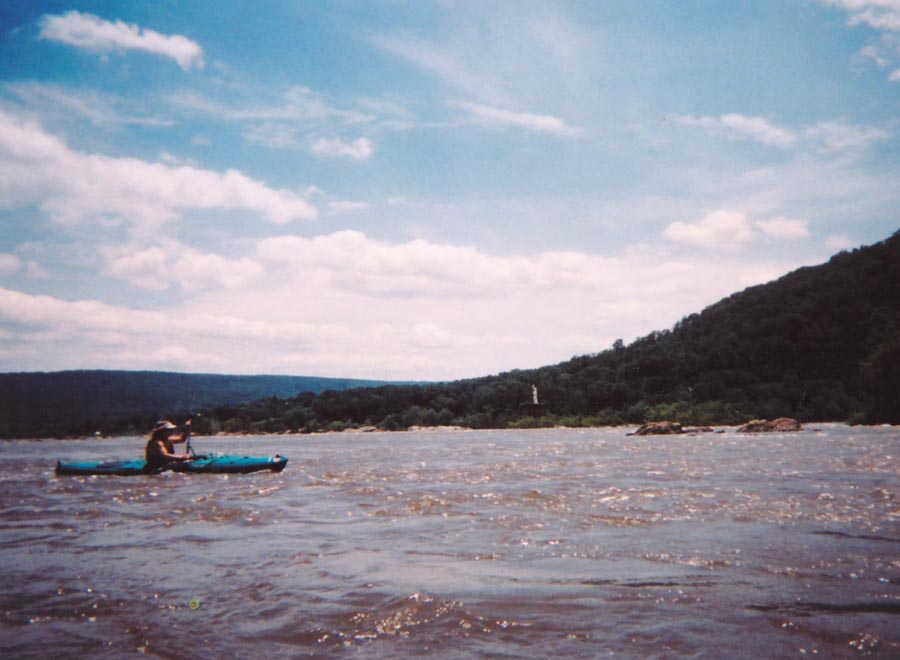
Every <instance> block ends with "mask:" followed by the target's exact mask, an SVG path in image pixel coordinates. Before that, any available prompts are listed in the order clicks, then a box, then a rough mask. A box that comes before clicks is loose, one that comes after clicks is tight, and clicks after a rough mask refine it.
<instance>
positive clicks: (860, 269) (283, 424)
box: [198, 232, 900, 433]
mask: <svg viewBox="0 0 900 660" xmlns="http://www.w3.org/2000/svg"><path fill="white" fill-rule="evenodd" d="M532 386H536V387H537V388H538V393H539V398H540V405H539V406H533V405H528V404H529V403H530V402H531V401H532ZM782 416H787V417H795V418H798V419H800V420H801V421H850V422H854V423H883V422H887V423H893V424H898V423H900V232H898V233H895V234H894V235H893V236H892V237H891V238H890V239H888V240H886V241H883V242H881V243H878V244H876V245H872V246H869V247H865V248H861V249H857V250H854V251H852V252H842V253H840V254H838V255H836V256H834V257H833V258H832V259H831V260H830V261H829V262H828V263H826V264H822V265H820V266H815V267H809V268H802V269H800V270H797V271H795V272H793V273H790V274H788V275H786V276H784V277H782V278H780V279H779V280H777V281H775V282H771V283H769V284H766V285H761V286H755V287H751V288H749V289H746V290H744V291H742V292H740V293H736V294H734V295H732V296H729V297H728V298H725V299H724V300H722V301H720V302H718V303H716V304H714V305H712V306H710V307H708V308H707V309H705V310H703V311H702V312H701V313H699V314H692V315H691V316H688V317H686V318H684V319H682V320H681V321H680V322H679V323H677V324H676V325H675V327H674V328H672V329H671V330H664V331H661V332H653V333H651V334H649V335H648V336H646V337H643V338H641V339H638V340H637V341H635V342H633V343H632V344H630V345H628V346H625V345H624V344H623V343H622V342H621V341H617V342H616V343H615V344H614V345H613V347H612V348H610V349H609V350H606V351H603V352H601V353H598V354H594V355H585V356H579V357H575V358H572V359H571V360H569V361H568V362H565V363H562V364H558V365H554V366H549V367H543V368H540V369H533V370H527V371H524V370H523V371H511V372H508V373H503V374H500V375H496V376H490V377H485V378H477V379H471V380H463V381H458V382H453V383H443V384H433V385H418V386H388V387H376V388H366V389H353V390H349V391H344V392H337V391H329V392H324V393H321V394H318V395H312V394H300V395H299V396H296V397H292V398H287V399H279V398H269V399H266V400H263V401H257V402H255V403H248V404H243V405H238V406H222V407H217V408H213V409H210V410H209V411H207V413H206V416H205V417H203V421H202V422H199V426H198V428H199V429H202V430H204V431H206V432H218V431H226V432H241V431H246V432H252V433H261V432H269V433H277V432H288V431H290V432H310V431H325V430H330V431H338V430H344V429H347V428H360V427H376V428H379V429H385V430H399V429H406V428H409V427H411V426H438V425H458V426H464V427H471V428H508V427H529V426H547V425H569V426H595V425H615V424H622V423H630V424H637V423H642V422H645V421H658V420H662V419H670V420H676V421H680V422H682V423H684V424H691V425H698V424H738V423H741V422H744V421H746V420H748V419H751V418H759V417H763V418H774V417H782Z"/></svg>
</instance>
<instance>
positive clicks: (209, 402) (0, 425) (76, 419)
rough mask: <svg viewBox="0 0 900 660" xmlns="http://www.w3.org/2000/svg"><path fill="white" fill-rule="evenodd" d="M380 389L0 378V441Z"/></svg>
mask: <svg viewBox="0 0 900 660" xmlns="http://www.w3.org/2000/svg"><path fill="white" fill-rule="evenodd" d="M383 384H384V381H366V380H353V379H349V378H314V377H303V376H227V375H218V374H182V373H171V372H160V371H59V372H51V373H6V374H0V438H2V437H16V436H23V435H24V436H48V435H65V434H71V433H79V434H84V433H89V432H93V431H94V430H97V429H102V430H106V429H108V428H110V426H112V427H114V428H115V429H116V430H118V431H122V430H127V429H130V428H133V429H134V430H140V432H143V431H144V430H146V429H147V428H149V426H150V425H151V424H152V423H153V421H154V420H156V419H157V418H159V417H179V416H183V415H186V414H188V412H190V411H193V410H199V409H201V408H211V407H215V406H220V405H224V404H237V403H242V402H247V401H255V400H258V399H262V398H264V397H273V396H274V397H281V398H286V397H293V396H296V395H297V394H298V393H300V392H324V391H326V390H345V389H349V388H352V387H369V386H374V385H383Z"/></svg>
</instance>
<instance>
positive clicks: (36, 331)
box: [0, 0, 900, 380]
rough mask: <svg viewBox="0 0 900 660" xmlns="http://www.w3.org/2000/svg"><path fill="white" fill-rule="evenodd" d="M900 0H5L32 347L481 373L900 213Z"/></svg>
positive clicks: (669, 307)
mask: <svg viewBox="0 0 900 660" xmlns="http://www.w3.org/2000/svg"><path fill="white" fill-rule="evenodd" d="M898 137H900V0H753V1H748V2H720V1H717V2H713V1H711V0H684V1H683V2H682V1H678V2H675V1H662V0H647V1H646V2H637V1H634V2H632V1H628V0H584V1H566V0H562V1H557V0H554V1H553V2H550V1H544V2H532V1H530V0H516V1H512V0H507V1H504V2H499V1H490V0H421V1H419V0H406V1H404V0H372V1H367V0H356V1H351V0H334V1H331V2H313V1H307V0H292V1H288V0H284V1H280V2H276V1H273V2H263V3H261V2H250V1H246V2H243V1H242V2H238V1H233V2H223V1H222V0H215V1H209V0H192V1H191V2H177V1H175V0H158V1H155V2H120V1H113V0H109V1H105V0H95V1H91V2H55V1H54V2H50V1H42V0H31V1H29V2H4V3H0V371H4V372H10V371H56V370H64V369H129V370H135V369H141V370H143V369H150V370H166V371H182V372H205V373H231V374H261V373H268V374H293V375H306V376H333V377H358V378H373V379H390V380H449V379H457V378H466V377H477V376H483V375H488V374H493V373H498V372H502V371H506V370H510V369H517V368H532V367H538V366H543V365H549V364H555V363H558V362H561V361H564V360H567V359H569V358H571V357H572V356H576V355H585V354H592V353H597V352H601V351H603V350H605V349H607V348H609V347H610V346H611V345H612V343H613V342H614V341H615V340H616V339H623V340H624V341H625V342H626V343H628V342H630V341H632V340H634V339H635V338H637V337H640V336H644V335H647V334H648V333H650V332H652V331H655V330H663V329H667V328H670V327H671V326H672V325H673V324H675V323H676V322H677V321H679V320H680V319H681V318H683V317H685V316H687V315H689V314H692V313H695V312H699V311H701V310H702V309H703V308H704V307H706V306H708V305H711V304H713V303H714V302H716V301H717V300H719V299H721V298H722V297H725V296H727V295H730V294H731V293H734V292H736V291H740V290H742V289H744V288H746V287H748V286H752V285H756V284H761V283H765V282H768V281H771V280H773V279H775V278H777V277H780V276H781V275H784V274H786V273H788V272H790V271H791V270H794V269H796V268H798V267H801V266H804V265H812V264H817V263H822V262H824V261H827V260H828V259H829V258H830V256H831V255H833V254H835V253H837V252H839V251H841V250H849V249H853V248H855V247H859V246H861V245H867V244H871V243H874V242H877V241H880V240H882V239H885V238H887V237H888V236H890V235H891V234H892V233H894V232H895V231H897V229H898V225H900V213H898V210H900V139H898Z"/></svg>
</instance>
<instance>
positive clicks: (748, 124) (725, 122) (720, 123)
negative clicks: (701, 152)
mask: <svg viewBox="0 0 900 660" xmlns="http://www.w3.org/2000/svg"><path fill="white" fill-rule="evenodd" d="M673 119H674V120H675V121H677V122H679V123H681V124H684V125H685V126H694V127H697V128H702V129H703V130H705V131H707V132H708V133H710V134H712V135H725V136H727V137H731V138H734V137H745V138H750V139H752V140H755V141H756V142H759V143H761V144H766V145H769V146H774V147H788V146H791V145H792V144H794V143H795V142H796V141H797V136H796V135H794V134H793V133H792V132H791V131H789V130H787V129H784V128H779V127H778V126H774V125H773V124H771V123H769V122H768V121H766V120H765V119H763V118H761V117H748V116H746V115H741V114H736V113H731V114H726V115H721V116H720V117H690V116H686V115H674V116H673Z"/></svg>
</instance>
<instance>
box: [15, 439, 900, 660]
mask: <svg viewBox="0 0 900 660" xmlns="http://www.w3.org/2000/svg"><path fill="white" fill-rule="evenodd" d="M195 445H197V448H198V449H202V450H205V451H220V452H230V453H250V454H255V455H265V454H273V453H276V452H278V453H281V454H283V455H286V456H288V457H289V458H290V462H289V463H288V466H287V468H286V470H285V471H284V472H283V473H282V474H270V473H256V474H249V475H231V476H228V475H188V474H175V473H165V474H162V475H158V476H140V477H59V478H58V477H55V476H54V474H53V467H54V464H55V461H56V459H57V458H64V459H72V460H92V459H101V458H130V457H137V456H139V455H140V452H141V449H142V446H143V440H142V439H140V438H120V439H115V440H102V441H41V442H25V441H22V442H18V441H17V442H5V443H0V452H2V458H3V461H2V466H3V472H2V480H0V502H2V504H3V511H2V516H0V525H2V527H0V529H2V536H0V548H2V556H0V558H2V569H0V580H2V585H0V586H2V593H0V612H2V618H0V655H3V656H4V657H17V658H22V657H56V658H59V657H110V658H113V657H116V658H118V657H123V656H126V657H127V656H130V655H136V654H146V655H149V656H151V657H162V658H180V657H191V658H220V657H267V658H294V657H323V658H343V657H348V658H385V659H387V658H425V657H429V658H430V657H435V658H597V657H607V656H608V657H622V658H632V657H633V658H690V657H738V658H776V657H785V658H789V657H809V656H815V657H819V658H844V657H858V656H867V657H877V658H898V657H900V477H898V474H900V429H897V428H893V429H892V428H870V429H860V428H852V429H851V428H847V427H844V426H838V425H822V426H821V427H820V430H819V431H818V432H815V431H806V432H803V433H800V434H785V435H766V436H749V437H748V436H739V435H736V434H734V433H732V432H727V433H724V434H705V435H698V436H683V437H655V438H654V437H628V436H627V435H626V432H625V431H624V430H621V429H612V430H540V431H495V432H480V431H479V432H475V431H471V432H424V433H397V434H361V435H356V434H353V435H350V434H341V435H322V436H266V437H247V438H210V439H203V438H199V439H197V440H196V441H195Z"/></svg>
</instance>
